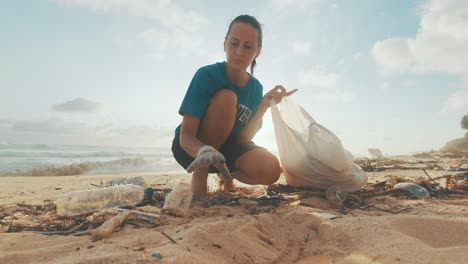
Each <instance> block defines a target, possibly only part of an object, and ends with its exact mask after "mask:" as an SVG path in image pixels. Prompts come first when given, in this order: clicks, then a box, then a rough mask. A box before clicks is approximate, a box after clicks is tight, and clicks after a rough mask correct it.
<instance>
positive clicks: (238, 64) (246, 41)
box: [224, 22, 261, 71]
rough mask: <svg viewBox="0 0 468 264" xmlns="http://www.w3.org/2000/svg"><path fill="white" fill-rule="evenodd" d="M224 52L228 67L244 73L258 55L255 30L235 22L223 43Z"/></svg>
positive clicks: (259, 49) (259, 48)
mask: <svg viewBox="0 0 468 264" xmlns="http://www.w3.org/2000/svg"><path fill="white" fill-rule="evenodd" d="M224 50H225V51H226V59H227V62H228V65H229V67H231V68H233V69H238V70H243V71H245V70H246V69H247V68H248V67H249V66H250V64H251V63H252V61H253V60H254V59H255V58H257V57H258V55H260V51H261V47H258V32H257V30H256V29H255V28H254V27H252V26H251V25H249V24H247V23H242V22H235V23H234V24H233V25H232V27H231V31H230V32H229V35H228V36H227V39H226V40H225V41H224Z"/></svg>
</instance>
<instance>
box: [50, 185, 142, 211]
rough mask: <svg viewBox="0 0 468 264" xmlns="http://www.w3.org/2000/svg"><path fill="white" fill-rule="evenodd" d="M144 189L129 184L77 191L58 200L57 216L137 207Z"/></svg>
mask: <svg viewBox="0 0 468 264" xmlns="http://www.w3.org/2000/svg"><path fill="white" fill-rule="evenodd" d="M143 196H144V188H142V187H140V186H137V185H132V184H127V185H118V186H111V187H105V188H99V189H93V190H86V191H75V192H69V193H66V194H64V195H61V196H59V197H58V198H57V200H56V204H57V215H60V216H74V215H80V214H85V213H90V212H94V211H99V210H100V209H104V208H112V207H116V206H123V205H135V204H138V203H139V202H141V201H142V200H143Z"/></svg>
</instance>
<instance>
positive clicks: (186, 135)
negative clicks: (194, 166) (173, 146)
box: [179, 114, 206, 158]
mask: <svg viewBox="0 0 468 264" xmlns="http://www.w3.org/2000/svg"><path fill="white" fill-rule="evenodd" d="M199 125H200V119H199V118H198V117H196V116H192V115H189V114H184V117H183V119H182V127H181V129H180V135H179V140H180V146H181V147H182V149H184V150H185V152H187V153H188V154H189V155H190V156H192V157H193V158H196V157H197V153H198V150H199V149H200V148H201V147H203V146H205V145H206V144H204V143H203V142H201V141H200V140H199V139H198V138H197V132H198V127H199Z"/></svg>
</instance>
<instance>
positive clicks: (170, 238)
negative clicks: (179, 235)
mask: <svg viewBox="0 0 468 264" xmlns="http://www.w3.org/2000/svg"><path fill="white" fill-rule="evenodd" d="M161 234H163V236H165V237H167V239H169V240H170V241H171V242H172V244H177V241H175V240H174V239H173V238H172V237H170V236H169V235H168V234H166V233H164V232H163V231H161Z"/></svg>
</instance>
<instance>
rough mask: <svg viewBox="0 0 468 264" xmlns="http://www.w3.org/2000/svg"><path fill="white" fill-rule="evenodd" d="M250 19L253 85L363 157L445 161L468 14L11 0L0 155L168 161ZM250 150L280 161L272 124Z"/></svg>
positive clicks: (394, 8) (4, 27)
mask: <svg viewBox="0 0 468 264" xmlns="http://www.w3.org/2000/svg"><path fill="white" fill-rule="evenodd" d="M240 14H250V15H253V16H255V17H256V18H257V19H258V20H259V21H260V22H261V23H262V24H263V31H264V32H263V34H264V40H263V48H262V53H261V55H260V57H259V58H258V59H257V68H256V70H255V76H256V77H257V78H258V79H259V80H260V82H262V84H263V86H264V93H266V92H267V91H268V90H270V89H272V88H273V87H274V86H275V85H278V84H281V85H283V86H284V87H286V88H287V89H295V88H297V89H299V91H298V92H297V93H296V94H294V95H293V96H292V99H293V100H294V101H295V102H296V103H298V104H299V105H301V106H302V107H303V108H304V109H306V111H307V112H308V113H309V114H310V115H311V116H312V117H314V118H315V120H316V121H317V122H318V123H320V124H321V125H323V126H325V127H327V128H328V129H329V130H331V131H332V132H334V133H335V134H336V135H337V136H338V137H339V138H340V139H341V141H342V143H343V145H344V147H345V148H346V149H348V150H349V151H351V152H352V153H353V154H355V155H367V149H368V148H379V149H380V150H381V151H382V152H383V153H384V154H387V155H394V154H407V153H414V152H420V151H428V150H437V149H440V148H441V147H442V146H443V145H444V144H445V143H446V142H447V141H449V140H452V139H455V138H461V137H463V135H464V133H465V130H463V129H462V128H461V126H460V120H461V118H462V117H463V116H464V115H466V114H468V85H467V84H468V30H466V29H467V28H468V2H467V1H458V0H437V1H436V0H432V1H422V0H419V1H393V0H379V1H376V0H343V1H329V0H327V1H325V0H309V1H308V0H258V1H246V0H245V1H244V0H240V1H228V0H220V1H189V0H180V1H176V0H173V1H171V0H132V1H130V0H128V1H124V0H34V1H33V0H20V1H18V0H4V1H2V3H1V8H0V25H1V26H0V36H1V41H0V106H1V107H0V144H51V145H94V146H128V147H158V148H170V145H171V141H172V138H173V135H174V129H175V128H176V126H177V125H178V124H179V123H180V122H181V116H179V115H178V113H177V111H178V108H179V106H180V103H181V102H182V99H183V97H184V95H185V92H186V90H187V87H188V85H189V83H190V81H191V78H192V77H193V75H194V73H195V72H196V70H197V69H198V68H200V67H202V66H204V65H208V64H212V63H215V62H218V61H223V60H225V54H224V51H223V41H224V37H225V34H226V31H227V28H228V25H229V23H230V22H231V20H232V19H233V18H235V17H236V16H237V15H240ZM254 141H255V142H256V143H257V144H259V145H262V146H265V147H266V148H268V149H270V150H272V151H275V150H276V149H277V147H276V141H275V135H274V129H273V125H272V121H271V114H270V112H267V113H266V114H265V116H264V123H263V127H262V129H261V130H260V132H258V134H257V135H256V137H255V138H254Z"/></svg>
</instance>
